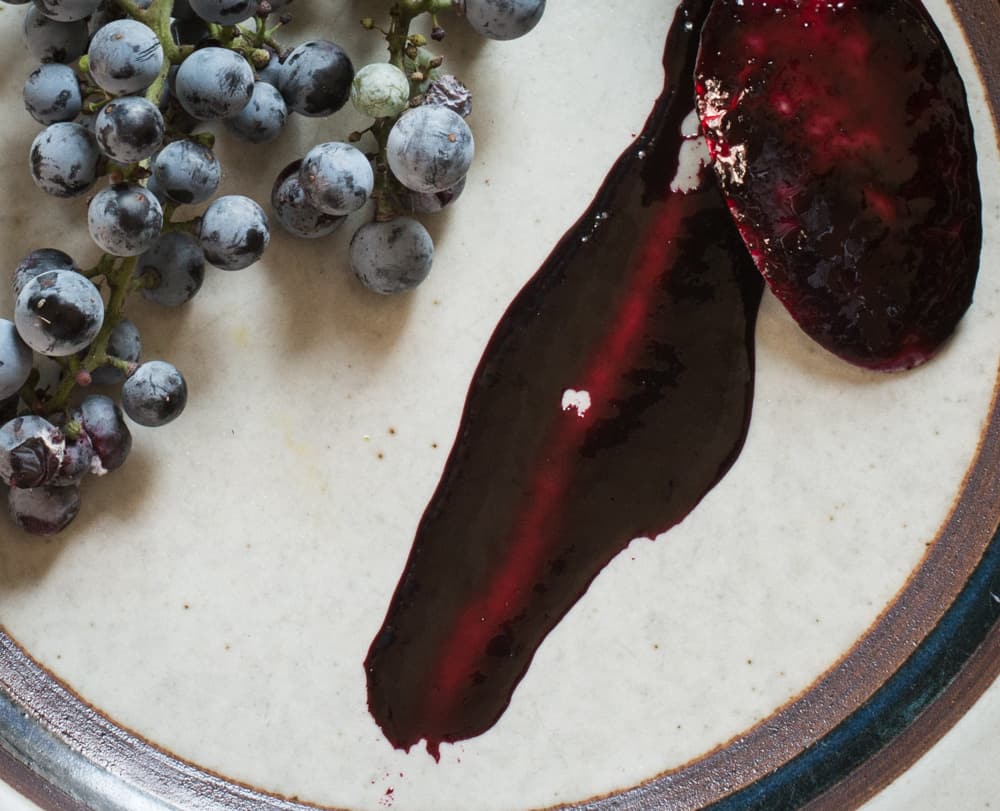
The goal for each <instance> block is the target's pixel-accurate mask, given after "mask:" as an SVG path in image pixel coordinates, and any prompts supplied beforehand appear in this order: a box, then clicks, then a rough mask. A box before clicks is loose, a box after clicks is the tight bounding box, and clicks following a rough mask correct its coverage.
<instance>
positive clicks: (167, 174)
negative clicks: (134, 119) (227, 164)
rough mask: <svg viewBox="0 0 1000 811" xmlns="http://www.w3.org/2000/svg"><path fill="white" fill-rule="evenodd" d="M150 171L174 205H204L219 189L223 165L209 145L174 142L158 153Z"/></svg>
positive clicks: (158, 187) (192, 142) (186, 141)
mask: <svg viewBox="0 0 1000 811" xmlns="http://www.w3.org/2000/svg"><path fill="white" fill-rule="evenodd" d="M149 168H150V171H151V172H152V173H153V178H155V180H156V187H157V189H158V190H160V191H162V193H163V194H164V195H165V196H166V197H167V199H169V200H170V201H172V202H174V203H182V204H191V203H203V202H205V201H206V200H207V199H208V198H209V197H211V196H212V195H213V194H215V190H216V189H218V188H219V182H220V181H221V180H222V166H221V165H220V164H219V159H218V158H216V157H215V153H213V152H212V150H211V149H209V148H208V147H206V146H203V145H202V144H199V143H197V142H196V141H188V140H184V141H173V142H172V143H169V144H167V145H166V146H165V147H163V149H161V150H160V151H159V152H157V153H156V155H155V156H154V158H153V160H152V161H151V163H150V167H149Z"/></svg>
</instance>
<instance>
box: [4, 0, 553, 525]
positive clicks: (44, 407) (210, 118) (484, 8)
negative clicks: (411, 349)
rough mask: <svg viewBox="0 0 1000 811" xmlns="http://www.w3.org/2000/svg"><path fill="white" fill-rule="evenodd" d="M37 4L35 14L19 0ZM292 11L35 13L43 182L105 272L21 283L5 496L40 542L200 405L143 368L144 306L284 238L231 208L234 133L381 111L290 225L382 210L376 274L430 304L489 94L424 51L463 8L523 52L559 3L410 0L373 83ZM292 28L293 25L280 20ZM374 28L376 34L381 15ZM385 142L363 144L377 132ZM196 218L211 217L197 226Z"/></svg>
mask: <svg viewBox="0 0 1000 811" xmlns="http://www.w3.org/2000/svg"><path fill="white" fill-rule="evenodd" d="M8 2H12V3H13V4H17V5H20V4H25V0H8ZM288 2H290V0H34V1H33V2H32V3H30V5H28V7H27V10H26V13H25V15H24V28H23V31H24V40H25V43H26V45H27V48H28V50H29V52H30V53H31V54H32V56H34V58H35V59H36V60H37V61H38V62H39V64H38V65H37V67H35V69H34V70H33V71H32V72H31V73H30V75H29V76H28V78H27V80H26V81H25V83H24V90H23V98H24V106H25V109H26V110H27V112H28V114H29V115H30V116H31V117H32V118H33V119H34V120H35V121H37V122H38V123H39V124H40V125H41V126H42V127H43V128H42V129H41V131H40V132H39V133H38V135H37V137H36V138H35V139H34V141H33V142H32V144H31V147H30V150H29V155H28V167H29V171H30V174H31V177H32V179H33V181H34V183H35V185H36V186H38V188H39V189H41V190H42V191H44V192H46V193H48V194H49V195H51V196H53V197H56V198H61V199H62V200H65V201H72V200H74V199H78V198H84V199H85V202H86V209H87V228H88V231H89V234H90V236H91V238H92V240H93V242H94V244H95V245H96V247H97V248H98V249H99V251H100V257H99V258H98V259H97V260H96V262H94V263H93V264H91V265H90V266H88V267H81V266H80V265H78V264H77V262H76V261H75V260H74V258H73V257H71V256H70V255H68V254H67V253H65V252H64V251H62V250H60V249H58V248H56V247H41V248H38V249H36V250H33V251H32V252H31V253H29V254H28V255H27V256H25V257H24V258H23V259H22V260H21V261H20V262H19V263H18V265H17V267H16V268H15V269H14V271H13V280H12V290H13V294H14V306H13V314H12V317H11V318H10V319H3V318H0V483H2V485H5V486H6V488H7V490H8V503H9V510H10V515H11V517H12V518H13V520H14V522H15V524H16V525H17V526H19V527H20V528H22V529H23V530H25V531H27V532H29V533H32V534H37V535H51V534H54V533H57V532H59V531H61V530H62V529H64V528H65V527H66V526H68V525H69V523H70V522H71V521H72V520H73V519H74V518H75V517H76V515H77V514H78V512H79V510H80V504H81V495H80V492H81V484H82V483H83V481H84V480H85V479H86V478H87V477H88V476H90V475H97V476H103V475H105V474H107V473H109V472H111V471H113V470H115V469H117V468H118V467H120V466H121V465H122V464H123V463H124V462H125V460H126V458H127V457H128V454H129V451H130V449H131V446H132V434H131V429H130V424H135V425H139V426H145V427H157V426H162V425H166V424H167V423H170V422H171V421H173V420H174V419H175V418H177V417H178V416H179V415H180V414H181V412H182V411H183V410H184V408H185V405H186V403H187V398H188V389H187V383H186V381H185V379H184V377H183V375H182V374H181V373H180V372H179V371H178V370H177V369H176V368H175V367H174V366H173V365H172V364H170V363H168V362H166V361H164V360H159V359H151V360H146V359H144V358H143V357H142V340H141V335H140V331H139V328H138V327H137V326H136V324H135V323H134V322H133V321H131V320H130V319H128V318H126V317H125V307H126V303H127V301H128V300H129V297H130V296H132V295H133V294H138V295H140V296H142V297H143V298H144V299H146V300H147V301H149V302H152V303H153V304H156V305H160V306H163V307H168V308H172V307H179V306H182V305H184V304H186V303H187V302H189V301H190V300H191V299H192V298H193V297H194V296H195V294H196V293H197V292H198V290H199V289H200V288H201V286H202V283H203V281H204V278H205V273H206V265H211V266H214V267H215V268H217V269H221V270H226V271H237V270H242V269H244V268H247V267H249V266H250V265H252V264H254V263H255V262H256V261H257V260H258V259H260V257H261V256H262V255H263V253H264V251H265V250H266V248H267V247H268V244H269V241H270V223H269V219H268V215H267V214H266V213H265V211H264V210H263V208H262V207H261V206H260V205H259V204H258V203H257V202H255V201H254V200H252V199H250V198H249V197H245V196H241V195H225V196H220V197H216V196H215V194H216V191H217V189H218V186H219V183H220V180H221V176H222V167H221V165H220V162H219V160H218V158H217V157H216V155H215V153H214V146H215V138H216V136H215V135H214V134H213V132H211V131H209V130H207V129H204V122H220V123H221V125H222V132H223V133H224V135H223V136H222V137H233V138H236V139H239V140H241V141H244V142H246V143H249V144H267V143H270V142H272V141H274V140H275V139H276V138H278V136H279V135H280V134H281V133H282V131H283V130H284V128H285V127H286V126H287V125H288V123H289V121H290V120H292V118H293V116H294V115H299V116H306V117H324V116H329V115H332V114H333V113H335V112H337V111H338V110H340V109H341V108H343V107H344V106H345V105H346V104H347V103H348V101H350V102H351V103H352V104H353V105H354V107H355V108H356V109H358V110H360V111H361V112H362V113H364V114H365V115H366V116H369V117H371V118H372V120H373V123H372V124H371V126H370V127H369V128H368V129H367V130H366V131H365V132H364V133H352V134H351V135H350V136H349V137H348V138H347V139H346V140H345V141H342V142H341V141H331V142H327V143H322V144H319V145H317V146H316V147H315V148H314V149H312V150H310V151H309V152H308V154H306V155H305V156H304V157H303V158H302V159H301V160H297V161H294V162H293V163H292V164H290V165H289V166H288V167H286V169H285V170H283V171H282V172H281V174H280V175H279V177H278V178H277V180H276V182H275V185H274V189H273V193H272V199H271V204H272V210H273V214H274V216H275V218H276V219H277V221H278V223H279V224H280V225H281V226H282V227H283V228H284V229H285V230H287V231H288V232H290V233H291V234H293V235H296V236H301V237H307V238H315V237H319V236H323V235H325V234H329V233H332V232H333V231H334V230H336V229H337V228H338V227H339V226H340V224H341V223H342V222H343V220H344V219H345V218H346V217H347V216H348V215H350V214H352V213H354V212H358V211H360V210H361V209H363V208H366V207H367V204H368V202H369V200H374V203H375V204H374V206H373V207H371V208H373V210H374V214H373V217H372V218H371V221H369V222H367V223H366V224H364V225H362V226H361V227H359V228H358V229H357V231H356V233H355V234H354V237H353V239H352V240H351V245H350V264H351V267H352V268H353V270H354V273H355V274H356V275H357V277H358V278H359V279H360V280H361V281H362V282H363V283H364V284H365V285H366V286H367V287H369V288H370V289H372V290H375V291H377V292H380V293H395V292H400V291H403V290H409V289H411V288H413V287H415V286H416V285H417V284H419V283H420V282H421V281H422V280H423V279H424V278H425V277H426V275H427V273H428V272H429V270H430V265H431V261H432V257H433V252H434V246H433V244H432V242H431V239H430V236H429V235H428V233H427V231H426V229H425V228H424V227H423V226H422V225H421V224H420V223H419V222H418V220H417V219H415V217H414V215H416V214H429V213H433V212H435V211H439V210H440V209H442V208H443V207H444V206H446V205H448V204H449V203H451V202H452V201H453V200H454V199H456V198H457V197H458V196H459V194H460V193H461V191H462V188H463V186H464V183H465V175H466V173H467V171H468V169H469V166H470V165H471V162H472V155H473V138H472V134H471V131H470V130H469V127H468V125H467V124H466V123H465V117H466V116H467V115H469V113H470V111H471V106H470V94H469V91H468V89H467V88H465V86H464V85H462V83H461V82H459V81H458V80H457V79H455V78H454V77H453V76H450V75H448V74H445V73H443V72H442V71H441V70H440V68H441V65H442V61H443V60H442V58H441V57H440V56H435V55H433V54H432V53H431V52H430V51H429V49H428V47H427V42H426V40H425V38H424V37H422V36H419V35H416V34H411V33H410V30H409V29H410V25H411V23H412V21H413V20H414V19H415V18H417V17H419V16H420V15H422V14H425V13H426V14H430V15H432V19H433V33H432V35H431V36H432V38H433V39H435V40H438V41H440V40H441V39H442V38H443V36H444V30H443V29H442V28H441V27H440V25H439V24H438V21H437V14H438V13H439V12H441V11H444V10H446V9H451V8H454V9H455V10H457V11H458V12H459V13H461V14H464V15H465V17H466V18H467V19H468V21H469V23H470V24H471V25H472V27H473V28H474V29H476V30H477V31H479V32H480V33H482V34H483V35H485V36H487V37H491V38H494V39H510V38H513V37H515V36H519V35H520V34H523V33H526V32H527V31H529V30H530V29H531V28H532V27H534V25H535V24H536V23H537V21H538V19H539V17H540V16H541V13H542V10H543V9H544V0H513V2H512V0H397V1H396V2H395V3H394V4H393V5H392V7H391V9H390V18H391V22H390V26H389V28H388V30H387V31H384V32H383V33H384V34H385V37H386V40H387V43H388V45H389V53H390V59H389V61H388V62H387V63H383V64H371V65H366V66H365V67H363V68H362V69H361V70H359V71H357V72H355V69H354V65H353V63H352V61H351V59H350V58H349V56H348V54H347V53H346V52H345V51H344V49H343V48H341V47H340V46H339V45H337V44H336V43H334V42H332V41H327V40H319V39H316V40H309V41H305V42H301V43H298V44H297V45H295V46H294V47H284V46H282V45H281V44H280V43H279V42H278V41H277V39H276V35H277V33H278V31H279V30H280V29H281V28H282V27H283V26H285V25H287V23H288V22H289V21H290V19H291V18H290V16H289V15H288V14H287V13H286V11H285V10H284V6H285V5H286V4H287V3H288ZM275 17H277V19H275ZM362 24H363V25H364V26H365V27H366V28H367V29H369V30H375V28H376V27H375V24H374V22H373V21H372V20H369V19H366V20H364V21H362ZM366 133H367V134H370V136H371V137H372V138H373V139H374V142H375V146H374V149H373V150H371V151H369V152H362V151H361V150H360V149H359V148H358V147H356V146H355V145H354V144H355V143H358V142H360V141H361V139H362V138H363V137H364V136H365V134H366ZM184 206H200V207H202V208H201V210H200V213H199V214H197V215H195V216H191V217H189V218H187V219H184V218H181V217H178V210H179V209H182V207H184Z"/></svg>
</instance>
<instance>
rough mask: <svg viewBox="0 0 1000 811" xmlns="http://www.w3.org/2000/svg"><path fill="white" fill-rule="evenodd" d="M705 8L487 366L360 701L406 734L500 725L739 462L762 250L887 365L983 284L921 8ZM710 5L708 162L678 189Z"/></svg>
mask: <svg viewBox="0 0 1000 811" xmlns="http://www.w3.org/2000/svg"><path fill="white" fill-rule="evenodd" d="M710 1H711V0H685V2H683V3H682V4H681V6H680V8H679V10H678V12H677V16H676V18H675V20H674V23H673V25H672V27H671V30H670V33H669V35H668V39H667V46H666V52H665V56H664V67H665V70H666V77H667V78H666V86H665V88H664V91H663V94H662V95H661V97H660V99H659V100H658V101H657V103H656V106H655V108H654V109H653V112H652V114H651V116H650V118H649V120H648V122H647V123H646V126H645V128H644V130H643V133H642V135H641V136H640V138H639V139H638V140H637V142H636V143H635V144H634V145H633V146H632V147H631V148H630V149H629V150H628V151H627V152H626V153H625V154H624V155H623V156H622V157H621V158H620V159H619V160H618V162H617V163H616V164H615V166H614V168H613V169H612V171H611V173H610V174H609V176H608V178H607V180H606V181H605V183H604V185H603V186H602V187H601V190H600V192H599V193H598V195H597V198H596V200H595V201H594V203H593V204H592V205H591V207H590V209H589V210H588V211H587V212H586V214H585V215H584V216H583V217H582V218H581V219H580V221H579V222H578V223H577V224H576V225H575V226H574V227H573V229H572V230H571V231H570V232H569V233H568V234H567V235H566V236H565V237H564V238H563V240H562V242H561V243H560V244H559V245H558V246H557V248H556V250H555V251H554V253H553V254H552V255H551V256H550V257H549V259H548V260H547V261H546V262H545V264H544V265H543V266H542V268H541V269H540V270H539V271H538V273H537V274H536V275H535V277H534V278H533V279H532V280H531V281H530V282H529V284H528V285H527V286H526V287H525V288H524V290H523V291H522V292H521V293H520V294H519V295H518V297H517V298H516V299H515V300H514V302H513V304H512V305H511V307H510V309H509V310H508V311H507V313H506V314H505V316H504V318H503V320H502V321H501V323H500V325H499V326H498V328H497V330H496V332H495V333H494V335H493V337H492V339H491V341H490V343H489V346H488V347H487V350H486V353H485V355H484V357H483V359H482V361H481V363H480V366H479V369H478V370H477V372H476V375H475V377H474V379H473V381H472V385H471V388H470V391H469V396H468V400H467V402H466V407H465V412H464V414H463V417H462V422H461V425H460V428H459V434H458V438H457V440H456V443H455V446H454V448H453V449H452V452H451V455H450V457H449V459H448V463H447V466H446V468H445V472H444V474H443V476H442V479H441V482H440V483H439V485H438V489H437V491H436V493H435V494H434V497H433V499H432V500H431V503H430V505H429V506H428V508H427V511H426V513H425V514H424V516H423V519H422V520H421V523H420V526H419V528H418V531H417V535H416V538H415V540H414V543H413V548H412V550H411V553H410V557H409V560H408V561H407V564H406V569H405V571H404V573H403V576H402V579H401V580H400V583H399V585H398V587H397V589H396V593H395V595H394V597H393V600H392V603H391V605H390V607H389V610H388V613H387V616H386V618H385V622H384V625H383V627H382V629H381V631H380V633H379V634H378V636H377V637H376V639H375V641H374V642H373V643H372V645H371V648H370V650H369V652H368V657H367V659H366V662H365V667H366V671H367V677H368V701H369V708H370V710H371V712H372V715H373V716H374V718H375V720H376V721H377V722H378V724H379V725H380V726H381V727H382V730H383V731H384V733H385V735H386V737H387V738H388V739H389V740H390V741H391V742H392V743H393V744H394V745H396V746H398V747H401V748H409V747H410V746H412V745H413V744H415V743H417V742H418V741H419V740H421V739H423V740H426V741H427V747H428V750H429V751H430V752H431V754H433V755H434V756H435V757H437V756H438V755H439V750H440V745H441V743H442V742H445V741H456V740H461V739H465V738H470V737H472V736H475V735H478V734H481V733H482V732H484V731H485V730H487V729H489V728H490V727H491V726H492V725H493V724H494V722H495V721H496V720H497V719H498V718H499V717H500V715H501V714H502V713H503V711H504V709H505V708H506V707H507V705H508V704H509V702H510V700H511V696H512V694H513V692H514V689H515V687H516V686H517V684H518V682H519V681H520V680H521V678H522V677H523V676H524V673H525V671H526V670H527V668H528V666H529V664H530V662H531V659H532V657H533V656H534V653H535V651H536V650H537V649H538V647H539V645H541V643H542V641H543V640H544V639H545V637H546V635H547V634H548V633H549V631H551V630H552V628H553V627H554V626H555V625H556V623H558V622H559V620H560V619H561V618H562V617H563V616H564V615H565V614H566V612H567V611H568V610H569V609H570V608H571V607H572V606H573V604H574V603H575V602H576V601H577V600H578V599H579V598H580V597H581V596H582V595H583V593H584V592H585V591H586V589H587V587H588V586H589V584H590V583H591V582H592V581H593V579H594V578H595V577H596V576H597V575H598V573H599V572H600V571H601V569H602V568H603V567H604V566H605V565H606V564H607V563H608V562H609V561H610V560H611V559H612V558H613V557H614V556H615V555H617V554H618V553H619V552H620V551H621V550H622V549H623V548H624V547H625V546H626V545H627V544H628V543H629V541H630V540H631V539H633V538H635V537H639V536H653V535H657V534H659V533H661V532H663V531H665V530H667V529H669V528H670V527H671V526H673V525H674V524H676V523H677V522H679V521H681V520H682V519H683V518H684V517H685V516H686V515H687V514H688V513H689V512H690V511H691V510H692V509H694V507H695V506H696V505H697V504H698V502H699V501H700V500H701V499H702V497H703V496H704V495H705V494H706V493H707V492H708V491H709V490H711V489H712V487H713V486H715V484H716V483H718V482H719V480H720V479H721V478H722V477H723V476H724V475H725V473H726V471H727V470H728V469H729V467H730V466H731V465H732V464H733V462H734V461H735V459H736V457H737V455H738V454H739V452H740V449H741V447H742V445H743V440H744V438H745V436H746V430H747V426H748V423H749V418H750V406H751V400H752V393H753V327H754V321H755V318H756V313H757V308H758V305H759V303H760V296H761V292H762V287H763V284H762V281H761V274H760V273H758V272H757V270H760V271H761V273H763V275H764V277H766V279H767V281H768V282H769V284H770V285H771V287H772V288H773V289H774V291H775V293H776V294H777V295H778V297H779V298H780V299H781V300H782V301H783V302H784V304H785V306H786V307H788V309H789V310H790V311H791V312H792V314H793V315H794V316H795V318H796V319H797V320H798V322H799V323H800V324H801V325H802V327H803V328H804V329H805V330H806V332H807V333H808V334H809V335H810V336H811V337H813V338H814V339H816V340H817V341H819V342H820V343H821V344H822V345H823V346H824V347H826V348H827V349H829V350H831V351H833V352H835V353H836V354H838V355H840V356H841V357H843V358H845V359H846V360H848V361H850V362H852V363H856V364H859V365H862V366H867V367H871V368H878V369H887V370H889V369H900V368H908V367H910V366H914V365H916V364H918V363H920V362H922V361H924V360H926V359H927V358H928V357H929V356H930V355H932V354H933V353H934V352H935V351H936V350H937V349H938V348H939V347H940V345H941V343H942V342H943V341H944V340H945V339H946V338H947V337H948V336H949V335H950V334H951V332H952V331H953V329H954V327H955V325H956V323H957V322H958V320H959V318H960V317H961V315H962V314H963V313H964V311H965V309H966V308H967V307H968V304H969V302H970V300H971V295H972V288H973V285H974V282H975V277H976V272H977V269H978V257H979V243H980V238H981V211H980V198H979V187H978V180H977V177H976V173H975V164H976V159H975V150H974V147H973V143H972V130H971V124H970V122H969V117H968V112H967V110H966V106H965V93H964V89H963V87H962V84H961V81H960V79H959V77H958V74H957V72H956V70H955V66H954V64H953V62H952V60H951V57H950V56H949V55H948V52H947V49H946V48H945V45H944V43H943V41H942V39H941V37H940V34H939V33H938V32H937V30H936V29H935V28H934V26H933V24H932V23H931V21H930V18H929V16H928V15H927V14H926V12H925V11H924V10H923V9H922V8H921V7H919V5H918V4H916V2H915V0H914V2H905V1H904V0H887V2H885V3H870V2H863V0H844V2H838V3H836V4H835V5H834V4H831V3H826V2H812V1H810V0H768V2H767V3H765V2H763V0H714V3H712V5H711V12H710V13H709V5H710ZM706 17H707V22H706ZM703 25H704V33H703V35H702V39H701V51H700V54H697V96H698V110H699V114H700V116H701V119H702V122H703V124H704V126H705V128H706V130H707V133H708V135H709V145H710V147H711V154H712V160H711V162H712V164H713V166H714V167H715V170H716V171H715V172H711V171H706V172H705V175H707V176H705V177H701V179H700V181H695V183H694V188H693V189H692V190H690V191H687V192H684V191H679V190H677V189H678V181H679V179H680V178H682V177H684V176H685V175H686V174H688V172H687V169H685V168H684V167H681V166H679V163H680V156H681V155H682V154H684V153H685V152H690V151H691V146H692V144H693V142H692V141H691V140H690V139H687V140H686V139H685V137H684V136H682V122H684V120H685V119H686V118H688V117H689V116H690V115H691V114H692V112H693V110H694V107H695V82H694V80H693V78H692V77H693V76H694V75H695V67H696V52H697V50H698V41H699V40H698V37H699V32H700V31H702V27H703ZM695 174H697V173H695ZM716 178H718V180H716ZM718 184H721V186H722V189H723V191H724V192H725V195H726V196H725V198H724V197H723V196H722V194H721V193H720V191H719V189H718ZM737 224H738V226H739V227H738V228H737ZM744 243H745V244H744ZM755 266H756V267H755Z"/></svg>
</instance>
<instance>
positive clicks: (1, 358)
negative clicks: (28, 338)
mask: <svg viewBox="0 0 1000 811" xmlns="http://www.w3.org/2000/svg"><path fill="white" fill-rule="evenodd" d="M33 361H34V355H33V354H32V352H31V347H30V346H28V345H27V344H26V343H25V342H24V340H23V339H22V338H21V336H20V335H19V334H18V332H17V328H16V327H15V326H14V322H13V321H8V320H7V319H6V318H0V400H6V399H7V398H8V397H10V396H11V395H13V394H17V392H18V391H19V390H20V388H21V386H23V385H24V384H25V383H26V382H27V381H28V375H30V374H31V367H32V363H33Z"/></svg>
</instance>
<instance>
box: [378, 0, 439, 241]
mask: <svg viewBox="0 0 1000 811" xmlns="http://www.w3.org/2000/svg"><path fill="white" fill-rule="evenodd" d="M458 7H459V2H458V1H457V0H398V2H396V3H395V4H394V5H393V6H392V8H391V9H390V10H389V17H390V24H389V30H388V31H382V29H380V28H377V26H376V25H375V23H374V21H373V20H371V19H370V18H365V19H364V20H362V21H361V25H362V26H363V27H365V28H367V29H369V30H378V31H380V32H381V33H382V34H383V36H384V37H385V41H386V45H387V46H388V50H389V64H391V65H394V66H395V67H397V68H399V69H400V70H401V71H402V72H403V73H404V74H406V76H407V78H409V79H410V104H411V105H412V104H414V103H415V100H416V99H418V98H419V97H420V96H421V94H422V93H423V91H424V89H425V88H426V84H427V82H429V81H430V80H431V79H433V78H434V77H435V71H436V70H437V68H439V67H440V66H441V63H442V62H443V61H444V60H443V57H441V56H435V55H434V54H433V53H432V52H431V51H429V50H428V49H427V48H425V47H424V45H425V43H426V40H425V38H424V37H423V36H421V35H419V34H412V35H411V34H410V26H411V24H412V23H413V20H414V19H416V18H417V17H419V16H420V15H421V14H430V15H431V19H432V21H433V22H434V25H435V27H436V26H437V14H438V13H439V12H441V11H444V10H445V9H449V8H458ZM398 119H399V116H398V115H397V116H390V117H387V118H379V119H377V120H376V121H375V122H374V123H373V124H372V125H371V127H369V128H368V130H367V131H369V132H371V134H372V136H373V137H374V138H375V142H376V144H377V145H378V150H377V152H376V154H375V157H374V158H373V160H372V164H373V168H374V170H375V188H374V190H373V191H372V198H373V199H374V201H375V221H376V222H387V221H389V220H392V219H394V218H395V217H396V216H397V215H399V214H400V213H404V212H400V211H399V210H398V209H397V207H396V204H395V203H394V202H393V198H394V195H393V185H394V178H393V176H392V173H391V172H390V171H389V162H388V159H387V157H386V144H387V143H388V140H389V132H390V131H391V130H392V127H393V125H394V124H395V123H396V121H397V120H398ZM363 132H365V130H362V133H363ZM359 137H360V134H359Z"/></svg>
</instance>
